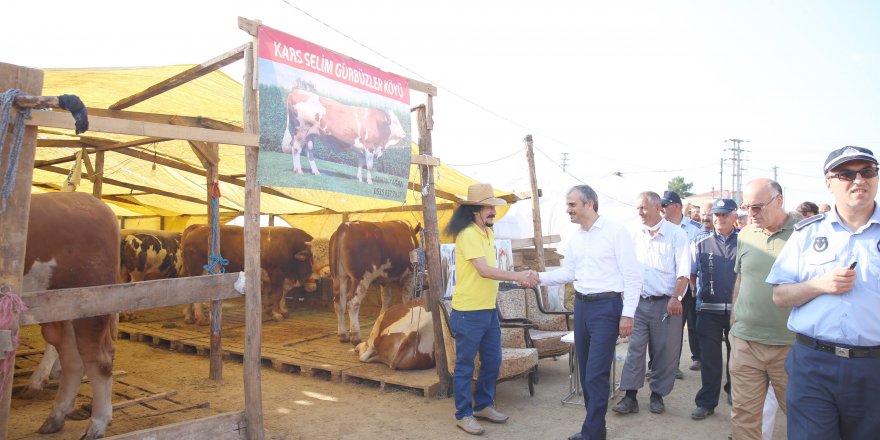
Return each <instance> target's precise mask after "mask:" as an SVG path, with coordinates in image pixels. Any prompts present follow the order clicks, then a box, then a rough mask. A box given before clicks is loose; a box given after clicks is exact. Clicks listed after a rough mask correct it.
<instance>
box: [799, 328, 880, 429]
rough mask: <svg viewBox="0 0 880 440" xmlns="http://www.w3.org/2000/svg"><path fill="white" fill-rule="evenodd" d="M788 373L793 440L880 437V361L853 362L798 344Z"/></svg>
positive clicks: (859, 360) (866, 359)
mask: <svg viewBox="0 0 880 440" xmlns="http://www.w3.org/2000/svg"><path fill="white" fill-rule="evenodd" d="M785 371H786V372H787V373H788V388H787V391H786V395H785V400H786V402H787V406H788V412H787V417H788V438H789V439H798V440H820V439H821V440H836V439H845V440H848V439H853V440H860V439H880V399H878V398H877V396H880V358H861V359H847V358H842V357H838V356H836V355H834V354H833V353H826V352H822V351H818V350H815V349H813V348H810V347H807V346H806V345H803V344H802V343H800V342H795V343H794V345H793V346H792V347H791V351H789V353H788V357H787V358H786V359H785Z"/></svg>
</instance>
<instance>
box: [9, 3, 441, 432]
mask: <svg viewBox="0 0 880 440" xmlns="http://www.w3.org/2000/svg"><path fill="white" fill-rule="evenodd" d="M238 25H239V28H240V29H242V30H244V31H245V32H247V33H248V34H250V35H251V36H252V39H251V41H250V42H248V43H246V44H244V45H242V46H240V47H238V48H235V49H233V50H231V51H229V52H227V53H225V54H222V55H220V56H219V57H216V58H214V59H212V60H209V61H208V62H205V63H202V64H200V65H198V66H195V67H193V68H192V69H188V70H186V71H184V72H182V73H180V74H178V75H175V76H174V77H171V78H168V79H167V80H165V81H162V82H160V83H158V84H155V85H153V86H151V87H149V88H148V89H146V90H143V91H140V92H138V93H135V94H133V95H131V96H129V97H127V98H125V99H123V100H122V101H119V102H117V103H116V104H113V105H112V106H111V107H110V110H112V111H110V110H106V109H95V110H96V112H95V113H93V115H92V117H90V118H89V122H90V127H89V130H90V131H93V132H103V133H114V134H124V135H135V136H145V137H154V138H159V139H180V140H188V141H190V142H191V145H192V148H193V150H194V152H195V153H196V155H197V156H198V158H199V159H200V160H201V161H202V164H203V165H204V166H205V168H206V173H205V176H206V177H207V183H208V187H209V188H210V186H211V184H212V183H216V182H217V180H218V162H219V158H218V156H217V148H218V146H219V144H221V143H222V144H227V145H232V146H236V145H238V146H243V147H245V185H244V186H245V197H244V198H245V209H244V213H243V214H244V228H245V264H244V267H245V271H244V283H243V285H244V289H243V290H244V292H243V294H244V295H245V297H246V300H245V305H246V307H245V316H246V319H245V328H246V330H245V331H246V336H245V353H244V361H243V363H244V374H243V375H244V378H243V380H244V401H245V408H244V409H243V410H242V411H233V412H228V413H223V414H218V415H216V416H212V417H206V418H202V419H197V420H190V421H187V422H182V423H177V424H173V425H167V426H160V427H156V428H150V429H146V430H142V431H137V432H131V433H127V434H122V435H118V436H115V437H112V438H124V439H147V438H176V439H178V440H188V439H200V438H216V439H227V438H236V439H238V438H248V439H260V440H261V439H263V438H264V435H265V434H264V427H263V407H262V395H261V388H260V380H261V374H260V367H261V364H260V345H261V328H262V327H261V326H262V321H261V317H262V306H261V298H260V287H261V286H260V266H259V265H260V257H259V255H260V231H259V217H260V191H261V190H260V187H259V186H258V184H257V182H256V169H257V158H258V152H259V118H258V103H257V89H256V88H257V82H256V75H255V66H256V59H255V56H256V55H255V50H256V48H257V47H258V44H259V42H258V39H257V28H258V26H259V22H255V21H251V20H247V19H244V18H241V17H239V23H238ZM241 59H244V61H245V76H244V81H243V86H244V104H243V114H244V118H243V122H244V130H243V131H244V132H238V131H237V130H235V129H234V128H235V127H233V128H230V127H223V128H225V129H214V128H203V127H197V126H186V125H175V124H174V122H173V120H174V118H171V119H162V118H164V117H167V116H168V115H150V114H138V113H135V112H123V111H118V110H122V109H124V108H127V107H129V106H131V105H134V104H136V103H138V102H142V101H144V100H147V99H149V98H151V97H153V96H156V95H158V94H161V93H163V92H165V91H167V90H170V89H172V88H174V87H176V86H178V85H181V84H184V83H186V82H188V81H191V80H193V79H195V78H198V77H199V76H201V75H205V74H207V73H210V72H212V71H214V70H217V69H219V68H220V67H223V66H225V65H228V64H230V63H232V62H235V61H238V60H241ZM408 80H409V86H410V88H411V89H414V90H418V91H421V92H424V93H425V94H426V95H427V99H426V103H425V104H423V105H419V106H417V107H415V108H413V109H412V111H413V112H416V113H417V114H418V125H419V150H420V151H419V152H420V155H419V156H414V157H413V159H412V162H411V163H413V164H418V165H419V169H420V172H421V188H424V190H425V192H424V193H423V195H422V198H423V211H424V222H425V234H426V238H425V243H424V246H425V248H426V251H427V259H428V268H429V272H430V277H429V280H430V284H431V287H430V289H429V292H431V294H430V295H431V296H430V297H429V307H430V308H431V311H432V314H433V315H434V327H435V329H434V330H435V334H439V333H440V332H439V330H440V328H439V325H440V320H439V314H438V313H439V308H438V307H437V295H439V292H440V279H441V276H440V272H439V271H440V256H439V231H438V228H437V204H436V199H435V188H434V177H433V173H432V172H431V167H433V166H437V165H439V161H437V160H436V159H435V158H433V157H432V141H431V130H432V129H433V119H432V118H433V101H432V97H433V96H437V89H436V87H434V86H432V85H431V84H427V83H422V82H419V81H417V80H413V79H408ZM12 88H16V89H20V90H22V91H23V92H24V93H26V94H28V95H32V96H39V95H41V93H42V89H43V72H42V71H41V70H38V69H31V68H25V67H21V66H15V65H11V64H5V63H0V90H7V89H12ZM31 115H32V119H31V120H30V121H28V122H27V125H28V126H27V129H26V131H25V138H24V143H23V145H22V149H21V154H20V156H19V161H20V162H21V163H23V164H27V165H28V166H20V167H18V168H17V169H16V174H15V189H14V191H13V192H12V194H11V197H10V198H9V200H8V202H9V203H8V206H7V209H6V210H5V211H3V212H0V286H6V288H7V289H8V291H9V292H11V293H14V294H20V293H21V290H22V278H23V273H24V267H23V266H24V259H25V258H24V257H25V249H26V248H25V245H26V243H25V240H26V235H27V234H26V233H23V232H24V231H25V230H26V228H27V224H28V215H29V206H30V192H31V187H32V184H33V170H34V168H33V166H30V165H31V164H33V163H34V157H35V148H36V143H37V126H43V127H51V128H60V129H68V130H70V129H73V128H74V121H73V120H72V119H71V118H70V115H69V114H66V113H63V112H54V111H35V112H32V113H31ZM150 116H157V117H159V119H162V120H165V121H167V122H151V121H153V119H150V118H149V117H150ZM144 118H147V119H144ZM182 119H186V118H185V117H184V118H182ZM2 129H3V130H8V129H9V127H2ZM10 138H11V136H10ZM95 153H96V168H97V170H96V171H97V172H96V173H95V182H94V192H93V195H95V196H96V197H98V198H100V197H101V185H102V182H103V177H102V170H101V169H100V168H101V167H102V165H97V164H100V163H102V162H103V151H102V150H101V149H96V150H95ZM5 166H8V164H6V163H4V164H0V170H2V168H4V167H5ZM110 183H112V182H110ZM154 192H155V193H156V194H160V195H166V196H170V195H169V194H168V193H163V192H161V191H154ZM208 198H210V195H208ZM210 216H211V215H210V212H209V218H210ZM241 276H242V275H241V273H229V274H215V275H205V276H199V277H190V278H178V279H170V280H156V281H145V282H139V283H131V284H120V285H111V286H94V287H84V288H76V289H64V290H53V291H44V292H32V293H29V294H28V295H25V296H23V299H24V301H25V304H27V305H28V307H29V310H28V311H26V312H24V313H21V314H20V315H19V316H17V317H13V318H14V319H12V321H11V326H12V328H11V329H9V330H12V333H14V332H15V331H16V330H17V329H18V327H19V326H20V325H24V324H36V323H43V322H51V321H58V320H66V319H75V318H82V317H88V316H96V315H102V314H108V313H116V312H120V311H124V310H141V309H147V308H156V307H162V306H173V305H178V304H185V303H192V302H200V301H215V307H219V305H218V304H219V303H218V301H219V300H222V299H226V298H232V297H235V296H238V295H240V294H241V293H239V291H238V290H237V289H236V287H235V285H236V282H237V281H239V279H240V277H241ZM240 284H241V283H240ZM5 293H6V292H0V294H5ZM0 330H7V329H0ZM218 344H219V338H218ZM213 349H214V347H213V345H212V351H213ZM435 350H436V351H437V353H438V355H439V358H440V359H438V362H437V373H438V375H439V377H440V378H441V381H440V382H441V393H442V392H443V390H445V385H446V382H447V380H448V372H447V371H446V369H445V364H446V362H445V350H444V347H443V344H442V343H439V344H438V343H436V341H435ZM220 354H221V353H217V357H215V356H214V354H212V356H211V357H212V377H213V372H214V366H215V360H216V363H217V364H220V362H219V361H220V358H219V356H220ZM218 366H219V365H218ZM8 379H9V382H10V383H9V384H8V386H6V387H4V392H3V393H2V395H0V440H5V439H6V437H7V427H8V422H9V418H10V417H9V416H10V403H11V392H12V386H11V385H12V384H11V379H12V378H11V375H10V377H9V378H8Z"/></svg>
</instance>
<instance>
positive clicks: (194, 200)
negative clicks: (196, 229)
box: [42, 166, 241, 212]
mask: <svg viewBox="0 0 880 440" xmlns="http://www.w3.org/2000/svg"><path fill="white" fill-rule="evenodd" d="M42 169H43V170H44V171H51V172H53V173H57V174H62V175H65V176H66V175H67V173H69V172H70V170H66V169H64V168H60V167H56V166H44V167H42ZM103 183H106V184H108V185H115V186H120V187H122V188H128V189H132V190H135V191H143V192H144V193H147V194H155V195H158V196H165V197H169V198H172V199H178V200H183V201H185V202H190V203H197V204H200V205H207V204H208V202H206V201H204V200H202V199H199V198H197V197H191V196H182V195H180V194H175V193H173V192H169V191H163V190H161V189H155V188H150V187H148V186H143V185H136V184H133V183H128V182H123V181H121V180H116V179H107V178H106V177H105V178H104V179H103ZM105 197H106V196H105ZM220 207H221V208H223V209H225V210H227V211H234V212H239V211H241V209H238V208H233V207H230V206H226V205H220Z"/></svg>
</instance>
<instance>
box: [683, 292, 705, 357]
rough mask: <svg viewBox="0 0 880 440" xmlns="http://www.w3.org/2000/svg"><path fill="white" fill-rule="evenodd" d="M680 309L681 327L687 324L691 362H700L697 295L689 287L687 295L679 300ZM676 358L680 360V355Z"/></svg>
mask: <svg viewBox="0 0 880 440" xmlns="http://www.w3.org/2000/svg"><path fill="white" fill-rule="evenodd" d="M681 307H682V311H681V313H682V314H683V315H684V320H683V321H682V326H683V325H684V324H687V328H688V346H689V347H690V349H691V360H692V361H701V362H702V360H701V358H702V356H700V355H701V354H702V351H701V350H702V348H701V347H700V342H699V336H698V335H697V295H696V293H695V292H694V291H693V290H692V289H691V288H690V286H688V288H687V293H686V294H685V295H684V296H683V297H682V298H681ZM682 328H683V327H682ZM682 339H684V333H682ZM682 346H684V344H682ZM678 357H679V359H680V358H681V354H679V356H678Z"/></svg>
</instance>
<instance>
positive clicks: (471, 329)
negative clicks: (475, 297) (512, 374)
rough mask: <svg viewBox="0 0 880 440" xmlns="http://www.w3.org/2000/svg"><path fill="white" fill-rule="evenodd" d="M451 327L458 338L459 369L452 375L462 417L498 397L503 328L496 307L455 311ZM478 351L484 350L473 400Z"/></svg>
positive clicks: (456, 358)
mask: <svg viewBox="0 0 880 440" xmlns="http://www.w3.org/2000/svg"><path fill="white" fill-rule="evenodd" d="M449 326H450V328H451V329H452V333H453V336H454V337H455V372H454V373H453V375H452V379H453V382H452V389H453V391H454V394H455V418H456V419H458V420H461V419H462V418H464V417H467V416H470V415H473V414H474V411H475V410H476V411H479V410H481V409H483V408H485V407H487V406H489V405H491V404H492V402H493V401H494V400H495V382H496V381H497V380H498V372H499V371H500V369H501V327H500V325H499V322H498V311H497V310H495V309H488V310H471V311H458V310H453V311H452V313H451V314H450V316H449ZM477 352H479V353H480V374H479V375H478V376H477V383H476V385H475V386H474V392H473V401H472V400H471V379H473V377H474V359H475V358H476V356H477Z"/></svg>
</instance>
